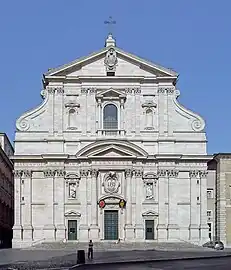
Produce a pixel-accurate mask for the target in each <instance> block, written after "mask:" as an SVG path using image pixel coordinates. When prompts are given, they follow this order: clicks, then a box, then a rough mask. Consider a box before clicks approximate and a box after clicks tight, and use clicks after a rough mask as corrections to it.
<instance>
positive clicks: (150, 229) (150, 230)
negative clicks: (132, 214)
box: [145, 220, 155, 240]
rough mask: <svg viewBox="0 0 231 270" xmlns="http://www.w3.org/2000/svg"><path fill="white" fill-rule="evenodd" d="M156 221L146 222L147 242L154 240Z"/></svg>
mask: <svg viewBox="0 0 231 270" xmlns="http://www.w3.org/2000/svg"><path fill="white" fill-rule="evenodd" d="M154 228H155V227H154V220H145V240H154V239H155V232H154Z"/></svg>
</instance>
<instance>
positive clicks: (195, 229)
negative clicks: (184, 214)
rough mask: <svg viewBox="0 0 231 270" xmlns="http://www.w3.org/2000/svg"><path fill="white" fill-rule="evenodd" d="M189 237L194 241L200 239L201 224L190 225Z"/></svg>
mask: <svg viewBox="0 0 231 270" xmlns="http://www.w3.org/2000/svg"><path fill="white" fill-rule="evenodd" d="M189 239H190V240H192V241H198V240H199V239H200V235H199V226H198V225H196V224H191V225H190V226H189Z"/></svg>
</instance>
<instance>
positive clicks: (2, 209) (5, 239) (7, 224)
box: [0, 133, 14, 248]
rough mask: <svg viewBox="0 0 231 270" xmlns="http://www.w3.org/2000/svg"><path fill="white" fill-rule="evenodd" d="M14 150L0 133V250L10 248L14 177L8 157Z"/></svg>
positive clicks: (3, 134) (6, 138)
mask: <svg viewBox="0 0 231 270" xmlns="http://www.w3.org/2000/svg"><path fill="white" fill-rule="evenodd" d="M13 154H14V149H13V147H12V145H11V143H10V141H9V139H8V137H7V136H6V134H5V133H0V248H7V247H11V244H12V237H13V230H12V228H13V224H14V177H13V163H12V161H11V160H10V157H11V156H13Z"/></svg>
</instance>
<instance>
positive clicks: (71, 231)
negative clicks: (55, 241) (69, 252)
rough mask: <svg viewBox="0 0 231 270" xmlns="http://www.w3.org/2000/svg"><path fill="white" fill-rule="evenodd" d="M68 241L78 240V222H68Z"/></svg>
mask: <svg viewBox="0 0 231 270" xmlns="http://www.w3.org/2000/svg"><path fill="white" fill-rule="evenodd" d="M68 240H77V220H68Z"/></svg>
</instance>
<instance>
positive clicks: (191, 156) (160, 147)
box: [13, 35, 211, 247]
mask: <svg viewBox="0 0 231 270" xmlns="http://www.w3.org/2000/svg"><path fill="white" fill-rule="evenodd" d="M177 79H178V74H177V73H176V72H175V71H173V70H172V69H169V68H165V67H162V66H160V65H157V64H155V63H152V62H150V61H147V60H144V59H142V58H140V57H138V56H136V55H133V54H131V53H128V52H126V51H123V50H122V49H120V48H118V47H117V46H116V43H115V40H114V38H113V37H112V35H109V36H108V37H107V39H106V42H105V47H104V48H102V49H101V50H99V51H97V52H95V53H92V54H90V55H88V56H87V57H83V58H81V59H77V60H74V61H73V62H71V63H68V64H65V65H63V66H60V67H58V68H54V69H50V70H49V71H48V72H47V73H45V74H44V76H43V86H44V89H43V90H42V92H41V96H42V99H43V102H42V103H41V105H39V106H38V107H37V108H34V109H33V110H31V111H28V112H26V113H25V114H23V115H22V116H21V117H19V119H18V120H17V122H16V127H17V130H16V138H15V155H14V166H15V178H14V181H15V224H14V240H13V244H14V247H25V246H30V245H32V244H33V243H39V242H43V241H62V240H64V239H67V240H71V241H73V240H74V241H80V242H86V241H88V240H89V239H93V241H95V242H96V241H110V240H117V239H119V238H120V239H121V240H122V241H125V242H132V241H136V242H144V241H147V240H148V241H159V242H166V241H171V242H172V241H189V242H190V241H191V242H193V243H204V242H206V241H207V240H208V239H209V227H208V219H207V161H208V160H209V159H210V158H211V157H208V156H207V150H206V143H207V141H206V133H205V131H204V129H205V122H204V120H203V119H202V118H201V117H200V116H199V115H198V114H196V113H193V112H192V111H190V110H189V109H186V108H185V107H184V106H183V105H181V104H180V103H179V96H180V91H179V89H178V88H177Z"/></svg>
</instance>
